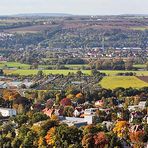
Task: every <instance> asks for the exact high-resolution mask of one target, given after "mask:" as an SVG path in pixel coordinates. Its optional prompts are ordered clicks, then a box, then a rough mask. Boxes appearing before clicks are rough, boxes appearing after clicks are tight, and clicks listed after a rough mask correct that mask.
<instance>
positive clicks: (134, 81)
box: [99, 76, 148, 89]
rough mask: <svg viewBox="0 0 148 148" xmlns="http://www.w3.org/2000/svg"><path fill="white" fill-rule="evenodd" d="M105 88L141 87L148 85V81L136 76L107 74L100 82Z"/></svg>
mask: <svg viewBox="0 0 148 148" xmlns="http://www.w3.org/2000/svg"><path fill="white" fill-rule="evenodd" d="M99 84H100V85H101V86H102V87H103V88H107V89H115V88H117V87H123V88H129V87H133V88H141V87H144V86H147V87H148V83H146V82H144V81H141V80H139V79H138V78H137V77H135V76H106V77H104V78H103V79H102V80H101V82H100V83H99Z"/></svg>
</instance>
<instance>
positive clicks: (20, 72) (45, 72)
mask: <svg viewBox="0 0 148 148" xmlns="http://www.w3.org/2000/svg"><path fill="white" fill-rule="evenodd" d="M38 71H39V70H31V69H28V70H20V69H19V70H14V71H8V72H7V70H5V73H6V74H19V75H36V74H37V73H38ZM42 71H43V73H44V74H45V75H48V74H63V75H68V73H69V72H70V73H76V72H77V71H78V70H42ZM82 72H83V73H84V74H88V75H90V74H91V71H90V70H82Z"/></svg>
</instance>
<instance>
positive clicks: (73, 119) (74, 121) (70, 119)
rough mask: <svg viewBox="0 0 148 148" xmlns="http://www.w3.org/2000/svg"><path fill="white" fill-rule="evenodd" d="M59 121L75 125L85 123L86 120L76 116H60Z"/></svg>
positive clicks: (78, 125)
mask: <svg viewBox="0 0 148 148" xmlns="http://www.w3.org/2000/svg"><path fill="white" fill-rule="evenodd" d="M60 122H61V123H65V124H67V125H68V126H76V127H81V126H85V125H87V122H86V121H85V120H84V118H76V117H60Z"/></svg>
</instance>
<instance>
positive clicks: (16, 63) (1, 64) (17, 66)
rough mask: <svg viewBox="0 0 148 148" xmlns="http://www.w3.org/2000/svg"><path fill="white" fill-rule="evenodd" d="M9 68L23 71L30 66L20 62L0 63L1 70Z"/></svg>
mask: <svg viewBox="0 0 148 148" xmlns="http://www.w3.org/2000/svg"><path fill="white" fill-rule="evenodd" d="M5 66H6V67H9V68H19V67H20V68H23V69H28V68H29V67H30V65H29V64H22V63H19V62H5V61H4V62H0V68H3V67H5Z"/></svg>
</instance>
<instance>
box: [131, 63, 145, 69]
mask: <svg viewBox="0 0 148 148" xmlns="http://www.w3.org/2000/svg"><path fill="white" fill-rule="evenodd" d="M133 66H134V67H136V68H141V69H142V68H146V64H136V65H133Z"/></svg>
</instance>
